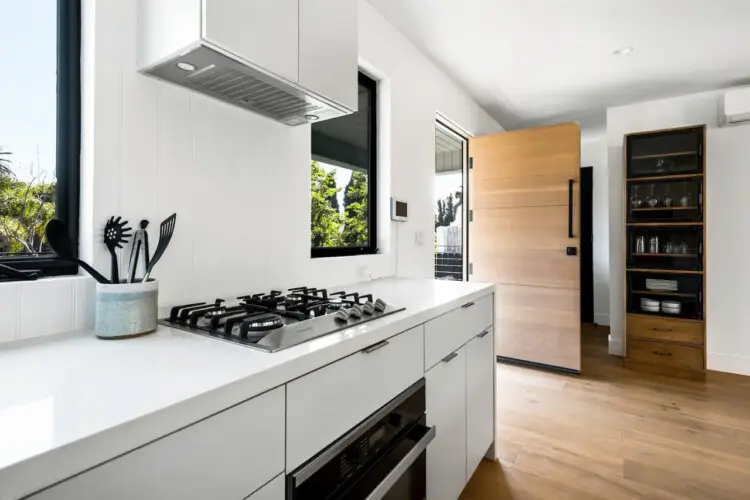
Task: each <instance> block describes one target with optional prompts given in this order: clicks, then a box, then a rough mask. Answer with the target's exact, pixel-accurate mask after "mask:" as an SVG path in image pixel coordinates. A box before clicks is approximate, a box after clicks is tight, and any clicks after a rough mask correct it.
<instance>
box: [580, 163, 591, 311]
mask: <svg viewBox="0 0 750 500" xmlns="http://www.w3.org/2000/svg"><path fill="white" fill-rule="evenodd" d="M579 203H580V207H581V208H580V221H579V224H580V232H581V238H580V242H579V244H580V247H581V261H580V265H581V304H580V305H581V323H594V318H595V314H594V167H593V166H585V167H581V180H580V200H579ZM585 207H588V208H589V210H588V211H584V208H585ZM589 313H590V314H589Z"/></svg>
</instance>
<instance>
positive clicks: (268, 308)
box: [159, 287, 404, 352]
mask: <svg viewBox="0 0 750 500" xmlns="http://www.w3.org/2000/svg"><path fill="white" fill-rule="evenodd" d="M403 310H404V308H403V307H402V308H397V307H394V306H392V305H390V304H387V303H386V302H385V301H383V300H381V299H377V298H376V299H374V300H373V297H372V295H370V294H363V295H360V294H359V293H346V292H345V291H343V290H339V291H335V292H329V291H328V290H326V289H324V288H309V287H297V288H290V289H289V290H287V291H286V292H282V291H280V290H272V291H270V292H268V293H258V294H254V295H245V296H242V297H238V298H237V302H236V303H227V302H226V301H225V300H222V299H217V300H216V301H214V303H213V304H209V303H206V302H196V303H193V304H185V305H181V306H175V307H173V308H172V310H171V311H170V314H169V318H164V319H162V320H160V321H159V323H161V324H163V325H167V326H171V327H174V328H178V329H180V330H185V331H188V332H193V333H197V334H200V335H205V336H208V337H213V338H216V339H220V340H224V341H227V342H232V343H235V344H241V345H244V346H247V347H252V348H254V349H259V350H261V351H265V352H276V351H281V350H282V349H287V348H289V347H292V346H295V345H298V344H302V343H304V342H307V341H309V340H312V339H315V338H318V337H322V336H324V335H328V334H331V333H335V332H338V331H340V330H345V329H347V328H350V327H352V326H355V325H360V324H362V323H367V322H368V321H372V320H374V319H378V318H382V317H383V316H388V315H389V314H393V313H396V312H399V311H403Z"/></svg>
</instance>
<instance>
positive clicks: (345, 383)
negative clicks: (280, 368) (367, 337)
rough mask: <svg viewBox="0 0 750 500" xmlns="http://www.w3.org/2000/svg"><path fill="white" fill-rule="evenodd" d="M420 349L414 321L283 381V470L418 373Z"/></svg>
mask: <svg viewBox="0 0 750 500" xmlns="http://www.w3.org/2000/svg"><path fill="white" fill-rule="evenodd" d="M386 342H387V343H386ZM423 352H424V332H423V328H422V326H418V327H416V328H413V329H411V330H408V331H406V332H404V333H402V334H400V335H396V336H395V337H391V338H389V339H388V340H386V341H384V343H378V344H374V345H373V346H371V347H369V348H367V349H363V350H362V351H359V352H357V353H355V354H352V355H351V356H348V357H346V358H344V359H342V360H340V361H337V362H335V363H333V364H330V365H328V366H325V367H323V368H321V369H319V370H317V371H314V372H312V373H310V374H309V375H305V376H304V377H301V378H298V379H297V380H294V381H292V382H290V383H289V384H287V386H286V404H287V413H286V419H287V420H286V432H287V437H286V442H287V448H286V450H287V453H286V470H287V472H291V471H293V470H294V469H296V468H297V467H299V466H300V465H301V464H303V463H304V462H305V461H306V460H308V459H309V458H311V457H312V456H313V455H315V454H316V453H318V452H319V451H321V450H322V449H324V448H325V447H326V446H328V445H329V444H331V443H332V442H333V441H335V440H336V439H337V438H338V437H340V436H341V435H343V434H344V433H345V432H346V431H348V430H349V429H351V428H352V427H354V426H355V425H357V424H358V423H360V422H361V421H362V420H364V419H365V418H367V417H368V416H369V415H370V414H372V413H373V412H375V410H377V409H378V408H380V407H381V406H383V405H384V404H386V403H387V402H388V401H390V400H391V399H393V398H394V397H396V396H397V395H398V394H399V393H400V392H402V391H403V390H404V389H406V388H407V387H409V386H410V385H411V384H413V383H414V382H416V381H417V380H419V379H420V378H422V376H423V375H424V365H423V360H424V357H423V356H424V354H423Z"/></svg>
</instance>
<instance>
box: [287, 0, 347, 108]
mask: <svg viewBox="0 0 750 500" xmlns="http://www.w3.org/2000/svg"><path fill="white" fill-rule="evenodd" d="M357 3H358V2H357V0H314V1H312V0H300V1H299V83H300V85H301V86H303V87H305V88H306V89H309V90H311V91H313V92H315V93H318V94H320V95H322V96H323V97H327V98H328V99H331V100H333V101H336V102H339V103H341V104H343V105H344V106H346V107H348V108H349V109H353V110H355V111H356V110H357V107H358V106H357V104H358V103H357V95H358V94H357V88H358V87H357V72H358V62H357V57H358V41H357V23H358V17H357Z"/></svg>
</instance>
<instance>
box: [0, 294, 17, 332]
mask: <svg viewBox="0 0 750 500" xmlns="http://www.w3.org/2000/svg"><path fill="white" fill-rule="evenodd" d="M19 293H20V288H19V286H18V283H0V343H2V342H10V341H11V340H15V338H16V335H17V334H18V317H19V311H18V296H19Z"/></svg>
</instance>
